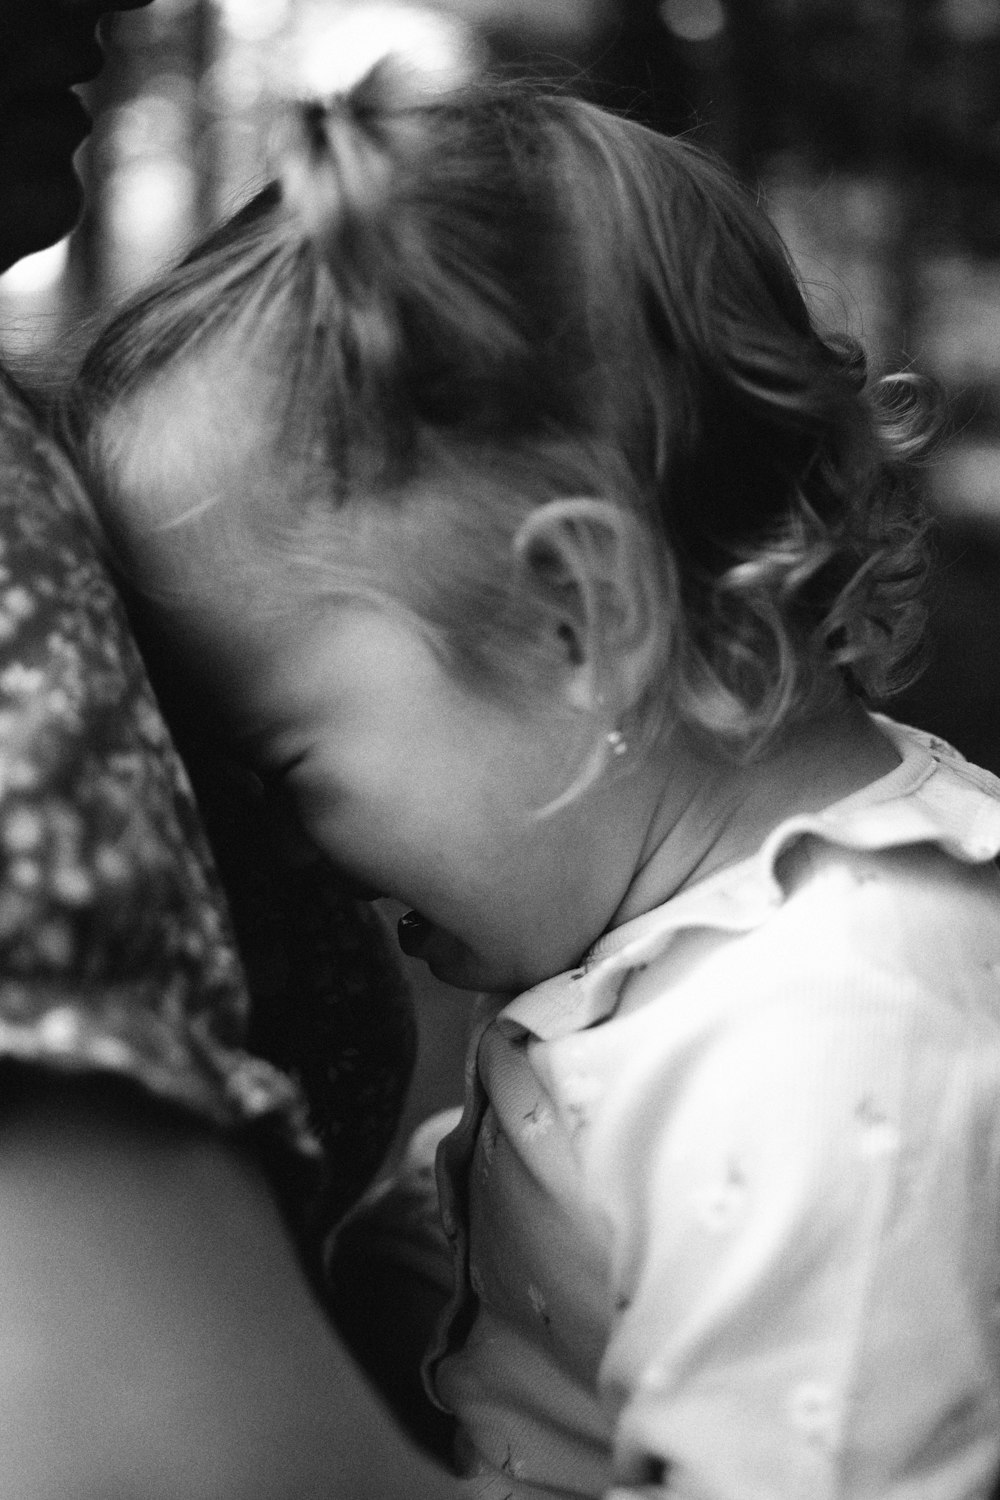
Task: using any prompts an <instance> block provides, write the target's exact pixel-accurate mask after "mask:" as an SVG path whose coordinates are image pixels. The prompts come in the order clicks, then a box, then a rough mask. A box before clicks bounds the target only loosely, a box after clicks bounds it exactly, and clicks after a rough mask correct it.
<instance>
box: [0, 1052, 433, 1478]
mask: <svg viewBox="0 0 1000 1500" xmlns="http://www.w3.org/2000/svg"><path fill="white" fill-rule="evenodd" d="M0 1494H2V1495H3V1496H5V1497H7V1496H9V1497H10V1500H312V1497H316V1500H320V1497H322V1500H369V1497H371V1500H376V1497H378V1500H392V1497H395V1496H399V1497H400V1500H402V1497H405V1500H447V1497H449V1496H452V1497H457V1496H459V1495H461V1494H462V1490H461V1488H460V1486H458V1485H457V1483H455V1482H454V1481H452V1480H450V1479H449V1478H448V1477H447V1476H446V1475H445V1474H444V1473H443V1472H441V1471H439V1470H438V1469H436V1468H435V1467H434V1466H432V1465H431V1464H430V1463H429V1462H428V1461H427V1460H426V1459H424V1458H423V1457H421V1456H420V1455H418V1453H417V1452H416V1450H415V1449H414V1448H412V1447H411V1446H410V1445H409V1444H408V1443H407V1442H406V1441H405V1439H404V1438H403V1437H402V1436H401V1435H400V1434H399V1432H398V1430H397V1429H396V1428H395V1427H394V1426H393V1424H392V1423H391V1421H390V1419H389V1418H388V1416H387V1414H386V1412H385V1410H384V1408H383V1407H382V1406H381V1405H380V1404H379V1402H378V1401H377V1399H376V1398H375V1397H374V1395H373V1394H372V1393H371V1391H370V1389H369V1387H368V1386H367V1385H366V1383H365V1381H364V1379H363V1378H362V1377H361V1375H360V1374H359V1372H358V1370H357V1368H356V1366H355V1365H354V1364H353V1363H352V1362H351V1360H350V1359H349V1357H348V1356H347V1355H346V1354H345V1352H344V1351H343V1349H342V1348H341V1346H340V1345H339V1344H338V1342H337V1340H336V1338H335V1337H334V1335H333V1334H332V1332H331V1330H330V1327H329V1325H328V1323H327V1322H326V1321H325V1319H324V1318H323V1316H322V1314H321V1312H320V1311H319V1309H318V1307H317V1305H316V1303H315V1302H314V1300H313V1296H312V1293H311V1292H310V1290H309V1288H308V1286H307V1284H306V1282H305V1279H304V1277H303V1275H302V1273H301V1271H300V1269H299V1266H298V1263H297V1261H296V1258H295V1255H294V1252H293V1249H292V1246H291V1244H290V1241H289V1239H288V1235H287V1232H286V1230H285V1227H284V1224H283V1221H282V1218H281V1216H280V1214H279V1212H278V1211H277V1209H276V1207H275V1204H274V1202H273V1200H272V1197H271V1194H270V1192H269V1189H268V1187H267V1186H266V1184H265V1182H264V1180H263V1178H262V1177H261V1176H260V1175H259V1173H258V1170H257V1168H256V1167H255V1166H254V1165H253V1163H252V1162H251V1161H250V1159H249V1158H244V1156H243V1155H242V1154H241V1153H240V1152H239V1151H238V1149H237V1148H235V1147H234V1146H233V1145H232V1144H231V1143H230V1142H229V1141H227V1140H226V1138H225V1137H223V1136H222V1135H215V1134H213V1133H212V1132H210V1131H209V1130H205V1129H202V1128H201V1127H200V1126H199V1125H197V1124H192V1123H191V1122H189V1121H188V1120H186V1119H183V1118H181V1117H179V1116H175V1115H172V1114H169V1113H167V1112H166V1111H159V1110H157V1109H155V1108H153V1107H151V1106H150V1105H149V1103H148V1101H146V1100H141V1099H139V1098H138V1097H133V1096H132V1095H131V1094H129V1093H128V1092H126V1091H125V1090H122V1091H120V1092H116V1093H110V1092H109V1090H108V1086H107V1084H105V1083H101V1082H100V1081H93V1082H79V1083H74V1082H71V1081H66V1082H57V1081H56V1080H54V1079H52V1078H51V1077H47V1078H46V1079H45V1080H44V1085H43V1086H42V1087H39V1088H38V1089H36V1090H32V1089H30V1088H29V1089H27V1090H26V1091H22V1093H21V1097H20V1098H19V1099H18V1100H17V1101H16V1102H15V1103H14V1104H13V1105H12V1106H11V1107H10V1108H9V1109H8V1110H7V1111H6V1113H5V1116H4V1117H3V1120H2V1143H0Z"/></svg>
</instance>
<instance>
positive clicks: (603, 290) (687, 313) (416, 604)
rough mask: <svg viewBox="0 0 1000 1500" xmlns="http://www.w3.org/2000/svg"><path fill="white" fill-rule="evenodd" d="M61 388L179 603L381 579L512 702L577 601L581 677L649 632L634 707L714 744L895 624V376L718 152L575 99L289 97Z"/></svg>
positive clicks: (853, 683)
mask: <svg viewBox="0 0 1000 1500" xmlns="http://www.w3.org/2000/svg"><path fill="white" fill-rule="evenodd" d="M74 403H75V417H74V421H75V425H76V428H77V431H78V432H79V433H80V435H81V437H82V440H83V446H84V456H85V462H86V465H87V467H88V469H89V471H90V473H91V476H92V478H93V479H94V481H95V488H96V491H97V498H98V501H99V503H100V504H101V505H102V507H103V512H104V518H105V522H106V525H107V528H108V532H109V535H110V538H111V541H112V544H113V546H114V548H115V550H116V552H117V555H118V559H119V562H120V565H121V567H122V569H123V570H124V571H125V573H126V574H127V575H128V576H129V577H130V579H131V580H132V582H133V584H134V585H135V586H136V587H137V589H138V590H139V592H140V593H141V594H145V595H146V596H147V597H148V598H149V599H150V600H153V601H154V602H157V601H158V602H157V606H156V607H157V608H159V609H160V610H161V611H162V612H163V617H164V618H165V619H166V618H168V617H170V618H173V619H175V620H177V621H181V622H182V621H183V620H184V619H185V617H189V616H190V617H195V616H197V614H198V612H199V611H200V610H201V609H202V607H203V605H204V604H205V602H206V601H208V602H209V603H210V604H212V605H213V607H216V608H217V607H218V604H219V601H220V600H221V599H222V598H223V597H225V598H227V599H229V600H230V603H231V608H232V617H233V620H234V630H235V631H236V632H237V633H239V632H240V631H241V630H243V629H245V628H253V629H262V630H267V629H271V628H282V622H284V623H285V624H288V623H289V622H290V621H292V620H293V619H294V618H297V617H299V616H300V615H302V616H304V615H305V614H308V613H310V612H313V611H315V610H318V609H322V607H323V605H324V601H328V600H329V599H331V598H335V597H345V596H346V597H355V598H362V599H367V600H370V601H372V602H373V603H375V604H377V605H378V606H379V607H391V608H392V609H393V610H397V611H401V612H402V613H403V614H405V616H406V617H407V618H408V619H410V620H411V621H415V622H417V624H418V625H419V628H420V629H421V630H422V631H423V632H424V633H425V635H426V638H427V640H428V641H429V642H431V643H432V645H433V648H434V650H435V651H436V652H437V653H438V654H439V656H440V658H441V660H442V661H444V662H446V663H447V664H448V667H449V670H452V671H453V672H454V673H455V674H456V675H457V676H458V677H460V678H461V679H462V680H464V681H466V682H470V683H476V684H479V685H481V686H482V687H483V689H484V691H488V692H494V691H496V692H498V693H501V694H506V695H510V694H514V695H515V696H516V695H523V696H524V697H525V698H526V699H528V700H530V699H531V697H532V696H533V695H537V694H539V693H541V694H544V693H545V692H546V691H547V690H548V685H549V677H550V671H551V669H552V665H553V664H552V660H551V658H552V640H553V636H554V635H557V634H558V633H559V631H560V630H561V631H562V632H563V635H564V636H567V635H568V636H569V637H571V636H572V634H573V623H572V621H573V610H574V609H578V610H580V611H582V612H583V613H584V614H587V612H588V611H589V612H590V613H589V614H588V618H591V617H593V618H598V617H599V620H600V622H601V623H600V628H598V629H597V630H596V632H594V633H593V636H592V639H591V640H590V641H589V643H588V644H587V647H586V649H588V650H591V651H593V652H594V653H596V655H597V657H598V658H600V656H601V653H602V652H605V653H606V655H607V661H606V662H605V663H604V665H605V666H606V668H607V671H606V672H605V673H604V676H605V677H607V676H608V675H609V674H610V675H611V676H612V677H613V675H614V653H615V650H616V649H617V646H618V644H619V643H620V642H621V641H622V640H627V641H628V642H629V644H630V647H631V646H634V644H635V639H636V638H637V637H641V639H642V651H641V653H640V654H639V656H635V657H634V661H639V662H640V665H639V666H635V667H634V670H633V672H632V676H631V678H630V679H629V683H630V685H629V690H628V696H629V702H628V703H627V704H625V705H624V709H623V711H624V712H626V713H627V714H628V715H629V716H630V718H631V730H632V734H633V736H638V737H639V738H641V737H642V736H643V735H649V734H655V733H657V732H658V730H659V728H660V726H661V725H662V723H663V722H664V719H665V717H666V718H670V719H671V720H675V721H677V722H680V723H682V724H684V725H685V726H687V728H688V729H690V730H692V731H693V732H695V733H697V734H700V735H702V736H703V737H705V739H706V740H707V741H708V742H709V743H711V744H712V745H714V746H716V747H718V749H719V750H720V751H723V752H725V753H728V754H735V755H737V756H738V755H746V754H752V753H754V752H755V751H756V750H758V749H759V748H760V747H762V746H764V745H766V743H767V742H768V741H769V740H771V739H773V738H774V737H776V736H778V735H780V734H781V733H782V732H783V731H784V730H785V729H786V728H787V727H788V726H790V725H794V724H795V722H796V721H797V720H799V719H801V718H803V717H804V716H808V715H809V714H810V713H813V712H815V711H816V710H817V708H818V707H820V706H821V705H822V704H823V703H825V702H827V701H828V700H829V698H830V695H831V694H836V693H837V692H840V691H843V690H844V684H845V683H847V684H848V685H849V687H850V688H852V689H853V690H856V691H859V692H861V693H863V694H872V693H875V694H878V693H881V692H882V691H883V690H884V689H885V688H886V687H887V686H889V685H890V684H891V683H892V680H893V675H894V673H895V672H896V670H897V668H898V665H899V663H900V661H902V660H904V659H905V658H906V656H907V653H908V652H909V650H910V649H911V647H912V645H913V642H914V639H915V633H916V630H917V616H916V613H915V610H916V606H915V604H914V600H913V595H914V592H915V590H914V584H915V581H916V579H917V576H918V574H919V571H920V568H919V556H918V551H919V549H918V547H917V545H916V542H915V540H914V532H913V528H912V526H910V524H909V523H908V521H907V520H906V517H905V516H901V510H905V509H906V505H905V502H906V498H907V495H908V488H909V479H908V470H907V463H908V459H909V457H910V455H911V453H912V452H913V451H914V449H915V447H916V446H917V439H916V438H915V437H914V435H913V433H912V431H910V430H909V429H908V427H907V419H906V417H905V414H903V413H902V412H901V411H900V408H899V405H898V402H894V401H893V399H892V395H891V392H889V393H888V394H887V393H886V388H885V387H883V386H880V385H879V384H878V383H874V384H873V383H870V382H867V381H866V374H865V368H864V361H863V359H862V357H861V355H860V351H859V350H858V349H857V348H856V347H855V346H854V345H853V344H851V343H850V342H849V341H847V340H846V339H838V340H831V339H827V338H824V337H822V336H821V335H820V333H819V332H818V331H817V330H816V328H815V327H814V325H813V322H812V320H811V318H810V315H809V312H808V311H807V308H806V305H805V303H804V301H803V298H802V295H801V293H800V290H799V287H798V285H797V281H796V278H795V275H794V274H793V271H792V270H791V268H790V265H789V260H788V257H787V254H786V252H785V249H784V247H783V245H782V244H781V242H780V240H779V238H778V237H777V235H776V234H775V232H774V231H773V229H772V227H771V225H770V223H769V222H768V220H767V218H766V217H765V215H764V214H763V213H762V212H761V211H760V209H759V208H758V206H757V204H756V203H755V202H754V201H753V199H752V198H751V197H750V196H749V195H748V194H747V193H746V192H745V191H744V189H743V188H742V187H741V186H740V185H739V184H738V183H736V182H735V181H734V180H733V179H732V178H731V177H730V176H729V174H728V173H727V171H726V170H725V169H724V168H723V167H722V166H721V165H720V164H719V163H717V162H716V161H714V160H713V159H712V158H711V157H709V156H708V155H706V154H705V153H704V152H702V151H701V150H699V149H698V148H697V147H696V146H694V145H692V144H690V143H689V142H687V141H684V140H678V139H672V138H666V137H662V136H658V135H656V134H653V133H651V132H650V131H648V130H646V129H644V128H642V127H640V126H638V125H635V124H632V123H630V122H629V121H627V120H624V119H621V118H617V117H615V116H613V115H611V114H608V113H605V112H603V111H601V110H599V109H597V108H594V107H592V106H590V105H587V104H585V103H581V102H579V101H577V100H575V99H573V98H570V97H553V96H547V95H544V94H540V93H538V92H536V91H533V90H530V89H526V88H520V87H510V86H506V85H504V86H493V85H482V86H476V87H473V88H471V89H469V90H468V91H466V92H464V93H462V94H460V95H456V96H454V97H449V98H446V99H436V100H428V99H422V98H420V97H417V96H415V95H414V93H413V91H412V90H410V91H409V92H408V91H407V89H406V87H405V85H404V84H402V83H401V82H400V78H399V75H398V74H397V73H394V72H393V71H392V69H390V68H382V69H379V70H376V72H375V73H373V74H372V75H370V76H369V77H368V78H367V79H366V80H364V81H363V82H362V83H361V84H360V85H358V86H357V87H356V88H355V89H354V90H353V91H352V92H350V93H349V94H347V95H345V96H343V97H339V98H336V99H334V100H333V101H332V102H330V103H329V104H328V105H318V104H315V105H310V106H307V107H303V108H300V109H299V110H298V111H297V113H296V114H295V117H294V120H293V124H292V127H291V128H290V133H289V141H288V146H287V150H286V153H285V157H284V165H283V168H282V171H281V174H280V176H279V179H278V180H277V181H276V183H275V184H274V185H273V186H271V187H270V188H268V189H267V190H265V191H264V192H263V193H262V194H261V195H260V196H259V197H258V198H256V199H255V200H254V201H253V202H252V203H251V204H250V205H249V206H248V207H247V208H246V209H245V210H243V211H242V212H241V213H240V214H238V215H237V216H236V218H235V219H234V220H232V221H231V222H230V223H229V224H228V225H227V226H226V227H224V228H223V229H222V230H221V231H219V232H218V233H216V234H215V235H213V236H212V237H211V238H209V239H208V240H207V241H206V242H205V243H204V244H203V245H202V246H201V247H200V248H199V249H198V250H196V251H195V252H194V253H193V254H192V255H191V256H190V257H189V258H188V260H187V261H186V262H185V263H184V264H183V265H182V266H180V267H179V268H178V269H176V270H175V271H173V272H171V273H170V274H168V275H167V276H165V277H164V278H162V279H161V280H160V281H159V282H158V283H156V284H155V285H154V286H153V287H152V288H151V289H150V290H149V291H148V292H146V293H144V294H143V295H142V296H141V297H139V298H138V300H137V301H136V302H135V303H134V304H133V305H131V306H130V307H128V308H127V309H126V310H125V311H124V313H122V314H121V315H120V316H119V317H118V318H117V319H116V320H115V322H114V323H112V325H111V326H110V327H109V328H108V330H107V331H106V332H105V333H104V335H103V336H102V338H101V339H100V341H99V342H98V344H97V346H96V347H95V349H94V350H93V352H92V353H91V355H90V357H89V359H88V360H87V362H86V365H85V367H84V369H83V372H82V374H81V377H80V380H79V382H78V384H77V388H76V391H75V395H74ZM901 502H902V505H901ZM595 610H596V611H597V614H596V615H594V611H595ZM566 619H568V620H569V625H568V626H565V620H566ZM553 622H555V624H556V628H555V630H554V629H553ZM560 622H562V623H560ZM570 649H576V648H575V647H574V645H573V642H572V640H570ZM581 649H582V648H581ZM600 675H601V674H600V673H598V676H600Z"/></svg>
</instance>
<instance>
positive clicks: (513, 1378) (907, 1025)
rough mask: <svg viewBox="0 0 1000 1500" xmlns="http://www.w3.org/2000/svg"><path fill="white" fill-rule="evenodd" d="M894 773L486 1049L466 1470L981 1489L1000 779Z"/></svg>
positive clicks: (689, 905)
mask: <svg viewBox="0 0 1000 1500" xmlns="http://www.w3.org/2000/svg"><path fill="white" fill-rule="evenodd" d="M882 723H883V727H884V728H885V730H886V732H887V733H889V734H890V735H891V736H892V737H893V739H894V740H895V741H896V743H897V746H898V748H899V750H900V753H901V754H902V756H903V760H902V764H901V765H900V766H899V767H898V768H897V769H896V770H895V771H893V772H892V773H891V774H890V775H888V776H886V777H884V778H882V779H881V780H880V781H878V782H876V783H875V784H873V785H872V786H871V787H869V788H867V789H866V790H865V791H863V792H861V793H858V794H856V795H855V796H853V797H851V798H849V799H847V800H846V801H843V802H841V803H838V804H837V805H836V806H835V807H833V808H830V809H828V810H827V811H826V812H824V813H821V814H819V815H815V816H808V817H798V818H793V819H790V820H788V821H787V822H785V823H783V824H781V825H780V826H779V827H777V828H776V829H775V830H774V832H773V833H772V834H771V835H770V837H769V838H768V839H767V840H766V842H765V844H764V845H763V847H762V848H761V850H760V851H759V852H758V854H757V855H756V856H755V857H754V858H752V859H750V860H748V861H745V862H743V863H741V864H739V865H737V866H733V867H730V868H729V869H726V870H723V871H720V872H718V873H717V874H716V875H714V876H712V877H710V878H709V879H706V880H705V881H703V882H701V883H700V884H699V885H697V886H693V887H691V888H689V889H688V890H687V891H685V892H683V893H682V894H680V895H678V896H677V897H675V898H674V899H673V900H671V901H669V902H667V903H666V904H665V905H664V906H662V907H659V908H658V909H656V910H654V911H651V912H648V913H646V914H645V915H643V916H641V917H639V918H637V919H635V920H634V921H631V922H629V923H627V924H626V925H624V926H622V927H619V928H617V929H615V930H614V931H612V932H610V933H609V934H607V935H606V936H605V937H603V938H602V939H601V940H600V941H599V942H598V943H597V944H596V945H595V947H594V948H593V950H592V951H591V953H590V954H589V955H588V957H587V959H586V961H585V963H584V964H583V965H582V966H581V967H580V968H579V969H578V970H574V971H573V972H571V973H567V974H561V975H559V976H557V977H556V978H554V979H551V980H549V981H547V982H545V983H543V984H540V985H538V986H536V987H535V988H534V989H532V990H530V991H528V992H527V993H525V994H523V995H521V996H519V997H518V998H517V999H516V1000H514V1001H513V1002H512V1003H510V1004H507V1005H506V1006H504V1008H503V1009H501V1010H500V1011H499V1012H498V1013H497V1014H495V1015H494V1016H493V1017H492V1018H491V1019H490V1020H489V1021H488V1023H487V1024H486V1026H485V1029H483V1030H482V1031H481V1033H480V1034H479V1036H478V1037H477V1040H476V1049H475V1055H476V1058H477V1062H478V1066H477V1069H476V1070H474V1072H475V1077H474V1085H475V1086H474V1087H473V1088H472V1090H471V1092H470V1098H469V1101H468V1103H467V1106H466V1110H465V1115H464V1117H463V1122H462V1124H460V1125H459V1127H458V1128H457V1130H456V1131H455V1132H453V1134H452V1135H451V1136H450V1137H449V1138H448V1139H447V1140H446V1141H445V1142H444V1143H443V1146H442V1149H441V1152H440V1153H439V1181H440V1189H441V1196H442V1209H443V1216H444V1220H445V1226H446V1229H447V1231H448V1233H449V1236H450V1237H451V1238H452V1240H453V1244H454V1247H455V1250H456V1255H457V1257H458V1262H459V1270H460V1276H459V1280H460V1287H459V1292H458V1295H457V1299H456V1302H455V1304H454V1307H453V1313H452V1317H451V1319H450V1324H449V1329H448V1331H447V1333H446V1334H445V1335H444V1336H443V1341H442V1349H443V1350H444V1352H443V1353H442V1352H441V1351H440V1350H439V1351H438V1354H437V1355H436V1357H435V1358H434V1359H433V1360H432V1362H431V1366H430V1368H431V1369H432V1370H433V1379H434V1386H435V1390H436V1394H437V1396H438V1399H439V1400H440V1401H441V1402H442V1404H443V1405H445V1406H446V1407H448V1408H449V1409H451V1410H454V1411H455V1412H456V1413H457V1415H458V1417H459V1420H460V1423H461V1427H462V1434H463V1435H462V1440H461V1457H462V1461H463V1464H464V1466H465V1467H466V1468H467V1469H468V1470H469V1472H470V1473H472V1474H475V1475H477V1476H478V1487H477V1490H476V1493H481V1494H482V1495H484V1496H486V1495H488V1496H491V1497H492V1496H496V1497H497V1500H507V1497H511V1500H529V1497H536V1496H542V1495H546V1496H570V1495H574V1496H577V1495H579V1496H591V1497H593V1496H601V1495H605V1494H608V1493H611V1492H614V1493H618V1492H621V1493H622V1494H623V1495H633V1494H638V1493H639V1492H643V1493H649V1492H658V1493H669V1494H671V1495H678V1496H684V1497H689V1500H785V1497H800V1500H834V1497H836V1500H861V1497H866V1500H867V1497H876V1496H877V1497H890V1496H891V1497H894V1500H904V1497H905V1500H965V1497H972V1496H985V1495H987V1494H989V1492H990V1487H991V1480H992V1479H993V1478H994V1476H995V1475H996V1473H997V1472H998V1470H1000V875H998V872H997V869H996V867H995V866H994V865H993V864H992V863H991V861H992V859H993V857H994V856H995V855H996V854H997V852H998V850H1000V782H998V781H996V780H995V779H994V778H993V777H991V776H989V775H988V774H987V773H986V772H984V771H980V770H978V769H977V768H975V767H972V766H969V765H968V764H967V763H966V762H964V761H963V760H962V759H961V758H960V757H959V756H957V755H956V753H955V752H954V751H951V750H950V749H949V747H947V746H945V745H943V744H942V743H941V742H940V741H936V740H933V739H931V738H929V737H927V736H923V735H920V734H918V733H916V732H915V731H910V730H903V729H901V728H900V727H899V726H896V725H892V724H889V723H888V722H887V721H882Z"/></svg>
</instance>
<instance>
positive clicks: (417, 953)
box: [396, 911, 433, 958]
mask: <svg viewBox="0 0 1000 1500" xmlns="http://www.w3.org/2000/svg"><path fill="white" fill-rule="evenodd" d="M432 931H433V925H432V923H430V922H429V921H428V920H427V918H426V917H425V916H422V915H421V913H420V912H418V911H408V912H404V913H403V915H402V916H401V917H400V919H399V921H398V922H397V923H396V938H397V941H398V942H399V946H400V947H401V948H402V950H403V952H404V953H405V954H406V956H407V958H422V957H423V956H424V952H425V950H426V948H427V943H428V940H429V938H430V936H431V933H432Z"/></svg>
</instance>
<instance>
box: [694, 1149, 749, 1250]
mask: <svg viewBox="0 0 1000 1500" xmlns="http://www.w3.org/2000/svg"><path fill="white" fill-rule="evenodd" d="M746 1205H747V1181H746V1178H745V1176H744V1175H743V1171H742V1169H741V1167H740V1165H739V1163H738V1162H737V1161H736V1160H735V1159H734V1160H731V1161H730V1162H729V1165H728V1167H727V1169H726V1175H725V1177H724V1178H723V1179H722V1180H721V1182H713V1183H711V1184H710V1186H708V1187H707V1188H702V1189H701V1190H700V1191H699V1192H698V1193H696V1194H695V1212H696V1214H697V1217H698V1222H699V1223H700V1224H701V1225H702V1226H703V1227H704V1228H705V1229H708V1230H710V1231H711V1232H712V1233H713V1234H725V1233H726V1232H727V1231H728V1230H730V1229H734V1228H735V1227H736V1225H737V1224H738V1223H739V1222H740V1220H741V1219H742V1218H743V1214H744V1211H745V1209H746Z"/></svg>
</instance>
